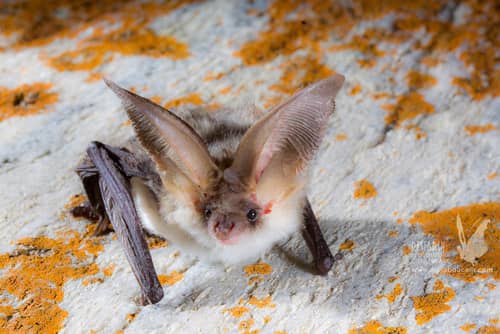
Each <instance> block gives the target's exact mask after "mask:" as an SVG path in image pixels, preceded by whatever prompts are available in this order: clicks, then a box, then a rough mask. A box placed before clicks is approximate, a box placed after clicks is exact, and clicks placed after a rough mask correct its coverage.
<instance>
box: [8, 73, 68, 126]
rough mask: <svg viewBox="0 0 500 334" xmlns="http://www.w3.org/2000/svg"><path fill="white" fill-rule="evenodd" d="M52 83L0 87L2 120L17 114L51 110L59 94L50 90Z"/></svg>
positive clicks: (32, 113) (24, 114) (22, 114)
mask: <svg viewBox="0 0 500 334" xmlns="http://www.w3.org/2000/svg"><path fill="white" fill-rule="evenodd" d="M51 88H52V84H50V83H44V82H38V83H31V84H25V85H22V86H19V87H17V88H14V89H9V88H5V87H0V122H1V121H3V120H5V119H7V118H10V117H15V116H29V115H34V114H39V113H44V112H47V111H49V109H48V108H47V106H48V105H50V104H53V103H55V102H57V100H58V94H56V93H53V92H50V89H51Z"/></svg>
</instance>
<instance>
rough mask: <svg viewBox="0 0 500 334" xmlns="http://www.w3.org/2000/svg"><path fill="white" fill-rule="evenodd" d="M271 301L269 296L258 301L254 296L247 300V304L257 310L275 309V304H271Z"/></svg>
mask: <svg viewBox="0 0 500 334" xmlns="http://www.w3.org/2000/svg"><path fill="white" fill-rule="evenodd" d="M271 301H272V298H271V296H267V297H265V298H262V299H259V298H257V297H255V296H251V297H250V299H249V300H248V304H250V305H253V306H256V307H258V308H264V307H270V308H275V307H276V304H274V303H271Z"/></svg>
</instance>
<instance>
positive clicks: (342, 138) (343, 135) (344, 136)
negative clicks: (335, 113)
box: [335, 133, 347, 141]
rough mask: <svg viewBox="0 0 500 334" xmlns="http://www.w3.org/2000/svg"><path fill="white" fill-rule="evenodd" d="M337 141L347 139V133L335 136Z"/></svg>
mask: <svg viewBox="0 0 500 334" xmlns="http://www.w3.org/2000/svg"><path fill="white" fill-rule="evenodd" d="M335 140H336V141H344V140H347V135H346V134H345V133H339V134H338V135H336V136H335Z"/></svg>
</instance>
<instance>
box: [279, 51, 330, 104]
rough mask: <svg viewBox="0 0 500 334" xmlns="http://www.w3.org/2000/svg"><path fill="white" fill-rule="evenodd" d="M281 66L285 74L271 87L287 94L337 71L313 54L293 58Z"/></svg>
mask: <svg viewBox="0 0 500 334" xmlns="http://www.w3.org/2000/svg"><path fill="white" fill-rule="evenodd" d="M280 68H281V69H283V74H282V75H281V77H280V81H279V83H277V84H275V85H272V86H271V89H272V90H275V91H277V92H280V93H284V94H287V95H290V94H292V93H294V92H295V91H297V90H298V89H299V88H303V87H306V86H308V85H310V84H312V83H314V82H317V81H319V80H321V79H325V78H327V77H329V76H331V75H333V74H334V73H335V72H334V71H332V70H331V69H330V68H328V67H327V66H325V65H323V64H321V62H320V61H319V59H318V58H317V57H313V56H304V57H295V58H292V59H290V60H288V61H286V62H284V63H283V64H282V65H281V66H280Z"/></svg>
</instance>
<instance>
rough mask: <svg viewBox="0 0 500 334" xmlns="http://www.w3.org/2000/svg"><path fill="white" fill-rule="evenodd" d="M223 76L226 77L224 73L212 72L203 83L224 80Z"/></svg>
mask: <svg viewBox="0 0 500 334" xmlns="http://www.w3.org/2000/svg"><path fill="white" fill-rule="evenodd" d="M223 76H224V73H223V72H219V73H212V72H210V73H208V74H207V75H206V76H205V78H203V81H213V80H220V79H222V77H223Z"/></svg>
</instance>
